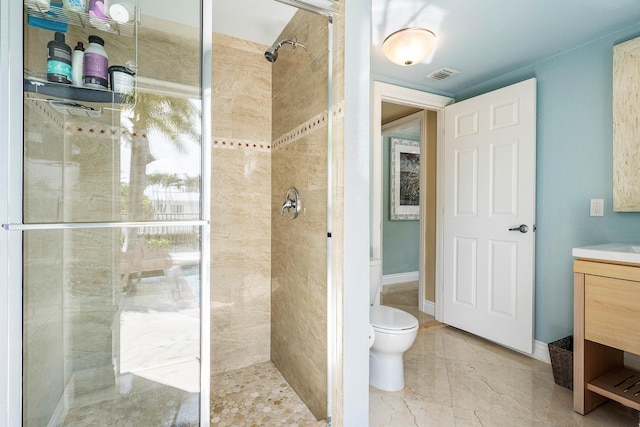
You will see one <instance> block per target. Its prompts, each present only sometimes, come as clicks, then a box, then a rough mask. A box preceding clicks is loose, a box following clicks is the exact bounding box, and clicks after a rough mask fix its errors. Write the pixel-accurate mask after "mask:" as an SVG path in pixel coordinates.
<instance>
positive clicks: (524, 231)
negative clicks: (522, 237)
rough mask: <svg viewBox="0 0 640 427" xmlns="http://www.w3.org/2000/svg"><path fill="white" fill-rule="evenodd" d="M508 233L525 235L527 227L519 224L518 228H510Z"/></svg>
mask: <svg viewBox="0 0 640 427" xmlns="http://www.w3.org/2000/svg"><path fill="white" fill-rule="evenodd" d="M509 231H519V232H521V233H526V232H527V231H529V227H528V226H527V225H526V224H521V225H520V226H519V227H513V228H510V229H509Z"/></svg>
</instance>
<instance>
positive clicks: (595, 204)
mask: <svg viewBox="0 0 640 427" xmlns="http://www.w3.org/2000/svg"><path fill="white" fill-rule="evenodd" d="M589 215H591V216H604V199H591V208H590V210H589Z"/></svg>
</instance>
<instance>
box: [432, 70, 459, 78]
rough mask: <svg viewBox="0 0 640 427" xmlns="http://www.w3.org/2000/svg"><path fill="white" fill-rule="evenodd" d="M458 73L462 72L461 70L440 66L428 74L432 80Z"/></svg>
mask: <svg viewBox="0 0 640 427" xmlns="http://www.w3.org/2000/svg"><path fill="white" fill-rule="evenodd" d="M456 74H460V71H458V70H454V69H453V68H440V69H439V70H436V71H434V72H432V73H430V74H427V78H428V79H431V80H444V79H448V78H449V77H453V76H455V75H456Z"/></svg>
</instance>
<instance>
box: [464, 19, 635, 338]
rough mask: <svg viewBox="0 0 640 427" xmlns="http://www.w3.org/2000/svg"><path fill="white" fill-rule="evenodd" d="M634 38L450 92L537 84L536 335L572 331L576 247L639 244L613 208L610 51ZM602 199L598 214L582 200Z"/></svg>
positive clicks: (616, 37)
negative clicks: (530, 81)
mask: <svg viewBox="0 0 640 427" xmlns="http://www.w3.org/2000/svg"><path fill="white" fill-rule="evenodd" d="M637 36H640V24H639V25H636V26H633V27H631V28H627V29H625V30H622V31H619V32H617V33H615V34H613V35H610V36H608V37H605V38H602V39H600V40H597V41H595V42H592V43H589V44H585V45H582V46H578V47H576V48H574V49H572V50H570V51H568V52H565V53H563V54H561V55H557V56H554V57H551V58H549V59H547V60H545V61H542V62H539V63H536V64H534V65H531V66H529V67H526V68H523V69H520V70H517V71H514V72H511V73H509V74H505V75H503V76H500V77H498V78H496V79H493V80H491V81H489V82H486V83H483V84H481V85H478V86H475V87H474V88H472V89H469V90H466V91H464V92H462V93H459V94H457V96H456V100H458V101H459V100H462V99H466V98H469V97H472V96H475V95H478V94H481V93H485V92H488V91H491V90H494V89H498V88H501V87H504V86H507V85H510V84H512V83H517V82H519V81H522V80H526V79H528V78H531V77H536V78H537V80H538V94H537V95H538V98H537V103H538V104H537V111H538V116H537V120H538V122H537V196H536V199H537V208H536V217H537V218H536V223H537V227H538V230H537V232H536V289H535V292H536V299H535V304H536V307H535V338H536V340H539V341H542V342H551V341H554V340H556V339H558V338H562V337H564V336H566V335H570V334H572V333H573V265H572V262H573V257H572V256H571V249H572V248H573V247H577V246H585V245H594V244H600V243H609V242H633V243H640V213H615V212H613V211H612V205H613V200H612V197H613V196H612V195H613V177H612V174H613V166H612V162H613V155H612V138H613V137H612V134H613V124H612V121H613V113H612V108H611V105H612V81H613V80H612V79H613V78H612V75H613V73H612V67H613V46H614V45H616V44H618V43H621V42H623V41H626V40H629V39H631V38H634V37H637ZM591 198H603V199H604V201H605V210H604V216H603V217H590V216H589V200H590V199H591Z"/></svg>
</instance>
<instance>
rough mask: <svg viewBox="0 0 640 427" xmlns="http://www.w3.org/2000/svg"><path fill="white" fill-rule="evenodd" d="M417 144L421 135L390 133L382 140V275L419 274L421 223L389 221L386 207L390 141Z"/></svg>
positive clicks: (388, 206)
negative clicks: (417, 272)
mask: <svg viewBox="0 0 640 427" xmlns="http://www.w3.org/2000/svg"><path fill="white" fill-rule="evenodd" d="M392 137H396V138H404V139H410V140H413V141H420V135H412V134H407V133H399V132H398V133H390V134H387V135H384V137H383V141H382V143H383V145H384V146H383V151H382V164H383V168H382V174H383V177H384V178H383V197H382V206H383V214H382V274H383V275H384V274H398V273H409V272H413V271H418V268H419V267H418V257H419V251H420V248H419V244H420V241H419V237H420V221H391V220H389V218H390V217H391V209H390V206H391V205H390V204H389V182H390V168H389V164H390V162H389V155H390V147H391V138H392Z"/></svg>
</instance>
